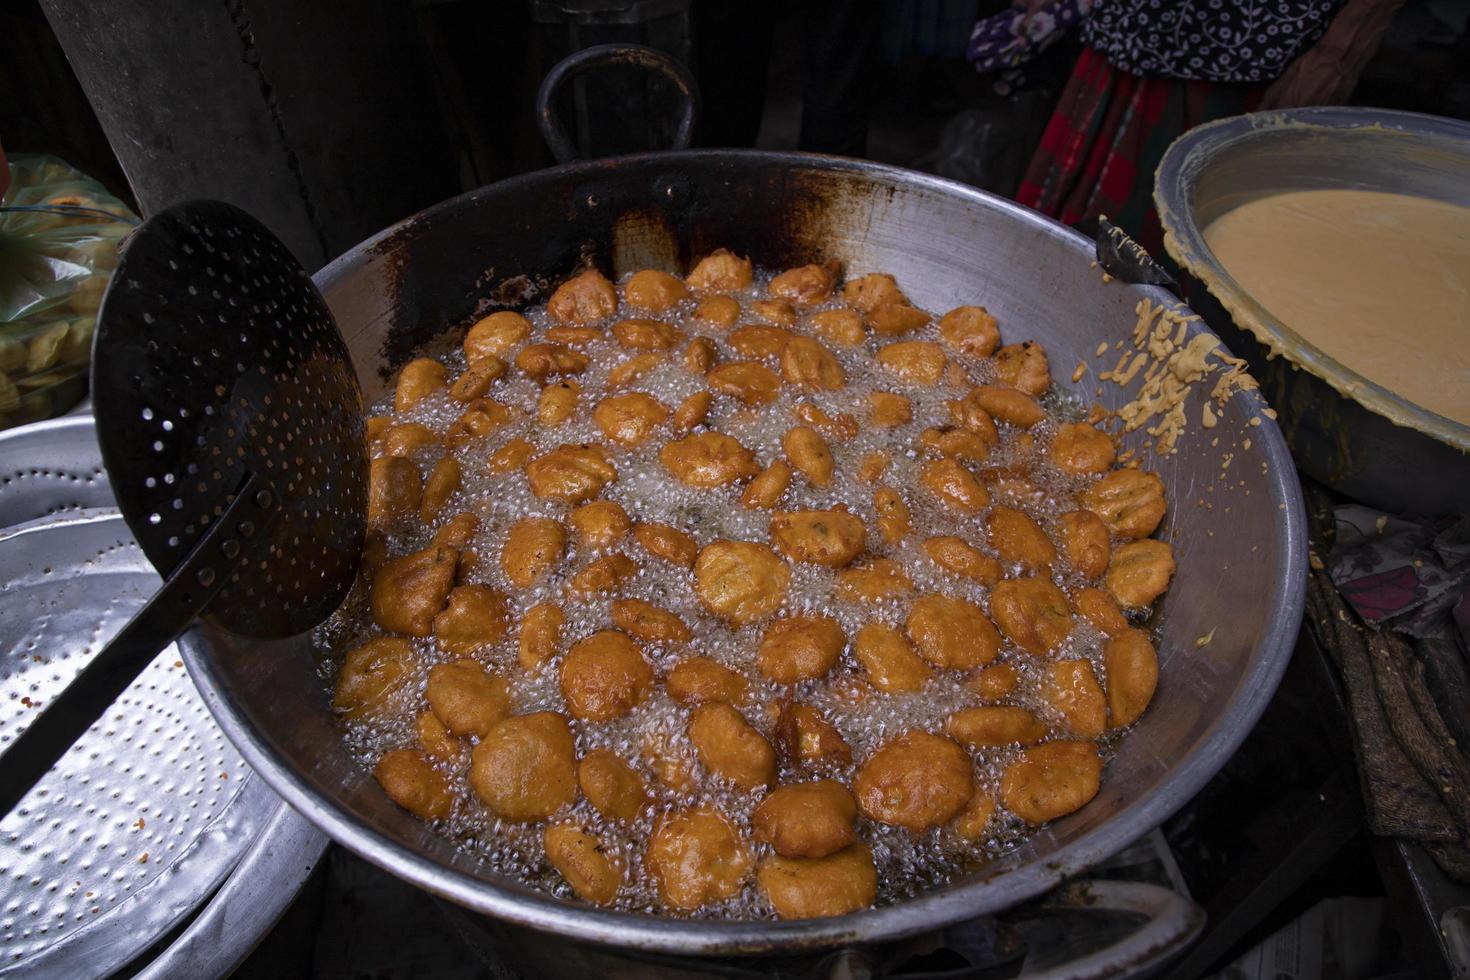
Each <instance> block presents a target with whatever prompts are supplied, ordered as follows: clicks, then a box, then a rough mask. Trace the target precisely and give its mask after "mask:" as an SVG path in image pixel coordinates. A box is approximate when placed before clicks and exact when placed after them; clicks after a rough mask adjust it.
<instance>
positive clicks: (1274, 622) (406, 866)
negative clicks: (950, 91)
mask: <svg viewBox="0 0 1470 980" xmlns="http://www.w3.org/2000/svg"><path fill="white" fill-rule="evenodd" d="M690 159H701V160H709V159H729V160H732V161H737V162H738V161H748V162H749V163H751V164H765V165H771V164H775V165H787V166H792V167H807V168H811V167H816V168H818V169H823V170H835V171H839V172H847V173H860V174H867V175H871V176H874V177H876V178H878V179H880V180H883V181H885V182H887V183H889V184H902V185H906V186H909V187H921V188H924V189H928V190H930V191H933V192H936V193H940V194H943V195H946V196H947V197H949V198H951V199H953V201H954V204H955V206H980V207H985V208H990V209H999V210H1001V211H1004V212H1006V213H1008V214H1009V215H1011V216H1012V217H1014V218H1016V219H1018V220H1021V221H1024V222H1026V223H1028V224H1030V225H1032V226H1033V227H1035V228H1037V229H1040V230H1042V231H1044V232H1046V233H1047V234H1048V235H1050V236H1051V237H1053V238H1056V239H1060V240H1062V241H1064V242H1066V243H1068V245H1069V247H1071V248H1074V249H1076V250H1079V251H1081V252H1083V253H1084V254H1086V253H1090V252H1091V251H1092V248H1093V245H1092V243H1091V242H1090V241H1089V240H1088V239H1087V238H1086V237H1085V236H1083V235H1081V234H1079V233H1078V232H1075V231H1073V230H1072V229H1070V228H1068V227H1066V226H1064V225H1062V224H1060V223H1058V222H1055V221H1053V220H1051V219H1050V218H1047V217H1045V216H1043V215H1041V214H1038V213H1036V212H1034V211H1031V210H1029V209H1027V208H1024V207H1022V206H1020V205H1018V204H1015V203H1014V202H1012V201H1008V200H1006V199H1004V198H999V197H996V196H995V195H992V194H989V193H987V192H984V191H980V190H978V189H976V188H973V187H969V186H967V185H964V184H959V183H956V182H954V181H949V180H945V179H943V178H940V177H934V176H931V175H928V174H920V173H915V172H913V171H909V170H904V169H902V168H899V167H892V166H888V165H885V164H876V163H871V162H868V161H859V160H851V159H847V158H843V157H832V156H823V155H818V154H807V153H775V152H767V151H760V150H686V151H678V152H670V153H659V154H639V155H634V156H626V157H614V158H610V159H605V160H596V161H584V162H579V163H573V164H566V165H563V166H559V167H554V168H551V169H548V170H542V171H538V172H536V173H534V174H527V175H522V176H519V177H513V178H510V179H509V180H506V181H502V182H501V183H499V184H496V185H491V187H489V188H480V189H478V190H474V191H470V192H468V193H466V194H463V195H460V196H459V197H456V198H451V199H450V200H448V201H445V202H443V203H441V204H438V205H435V206H433V207H431V208H429V209H427V210H426V211H424V212H421V213H420V214H419V215H416V216H414V217H411V218H408V219H406V220H405V221H402V222H399V223H398V224H396V225H393V226H391V227H389V228H387V229H385V230H384V231H383V232H381V233H379V234H378V235H375V236H373V237H372V238H369V239H367V240H366V241H365V242H363V243H362V244H361V245H359V246H357V247H355V248H354V249H351V250H349V252H347V253H344V255H343V256H341V257H339V258H337V259H336V260H334V261H333V262H332V263H330V264H328V265H327V266H326V267H325V268H323V269H322V271H321V272H319V273H318V274H317V281H318V285H319V286H320V287H321V288H322V290H323V292H324V293H325V292H328V291H329V287H330V284H331V281H332V280H333V278H335V277H336V276H337V275H340V274H341V271H342V270H343V269H345V268H346V267H347V264H348V263H349V262H351V261H353V260H355V259H357V258H358V257H360V255H361V253H364V252H371V251H372V250H373V248H374V247H375V246H376V245H378V244H380V243H381V242H383V241H385V240H386V239H388V238H390V237H392V236H393V235H395V234H397V233H399V232H400V231H402V230H403V229H404V228H406V227H407V226H408V225H410V224H412V223H414V222H417V221H426V220H432V219H433V217H434V216H435V215H436V214H437V213H442V212H444V211H447V210H450V209H454V208H458V207H462V206H463V205H464V204H465V203H466V202H467V201H472V200H474V199H476V198H477V197H478V196H480V195H484V194H487V193H489V192H491V191H492V190H493V191H494V192H495V193H497V194H503V193H507V192H513V191H514V189H515V188H516V187H517V186H519V185H523V184H525V185H529V184H531V183H533V182H539V181H546V180H553V179H558V180H563V181H576V180H578V179H585V178H590V177H594V176H604V177H605V176H607V175H609V174H610V173H613V172H614V171H615V170H617V169H620V168H625V167H630V166H634V165H638V164H647V163H650V162H657V163H658V164H659V165H661V166H666V167H668V168H670V169H675V168H677V167H678V166H679V164H680V163H681V162H683V161H685V160H690ZM1135 288H1137V289H1139V290H1140V295H1141V296H1146V297H1147V298H1148V299H1149V300H1151V301H1152V302H1154V303H1158V304H1165V305H1169V306H1176V305H1178V300H1177V298H1176V297H1175V296H1174V295H1173V294H1172V293H1169V292H1167V291H1165V290H1163V289H1161V288H1158V287H1135ZM1190 327H1191V331H1190V332H1191V336H1192V335H1193V334H1194V333H1196V332H1209V331H1208V328H1207V327H1205V326H1204V324H1203V322H1202V321H1198V320H1196V321H1194V322H1192V323H1191V324H1190ZM1222 349H1223V345H1222ZM1232 397H1233V399H1241V400H1243V401H1242V402H1241V404H1243V406H1244V408H1245V409H1246V411H1247V414H1260V413H1261V412H1262V411H1263V410H1265V409H1266V408H1267V407H1268V406H1267V403H1266V401H1265V399H1264V398H1263V397H1262V396H1261V394H1260V393H1259V392H1258V391H1240V392H1237V393H1236V394H1235V395H1234V396H1232ZM1256 438H1257V439H1258V440H1259V443H1260V445H1261V446H1262V448H1263V451H1264V453H1265V455H1266V458H1267V463H1268V466H1269V473H1268V478H1269V484H1268V486H1269V489H1270V491H1271V493H1270V500H1269V503H1268V505H1269V506H1272V508H1273V509H1274V510H1276V511H1277V512H1278V513H1279V514H1280V515H1281V516H1280V518H1279V520H1280V522H1281V528H1282V548H1281V558H1280V561H1279V562H1278V565H1277V568H1275V569H1273V570H1272V571H1273V572H1274V575H1275V578H1276V580H1278V581H1279V582H1280V583H1281V588H1280V589H1279V590H1278V592H1277V594H1276V599H1275V602H1274V604H1273V606H1272V607H1271V608H1269V609H1267V610H1265V611H1264V615H1265V617H1266V621H1267V622H1268V623H1269V624H1270V625H1269V626H1268V627H1267V629H1266V630H1265V631H1264V633H1263V636H1262V639H1261V641H1260V643H1259V644H1258V645H1257V647H1256V650H1255V655H1254V657H1253V659H1252V661H1251V663H1250V667H1249V669H1248V671H1247V672H1246V673H1245V674H1244V675H1242V676H1241V677H1240V678H1239V681H1238V683H1239V688H1238V689H1239V691H1240V694H1239V696H1238V697H1237V698H1235V699H1234V700H1233V701H1232V702H1231V703H1230V706H1229V708H1228V709H1227V710H1226V711H1225V712H1223V713H1221V714H1220V715H1219V716H1218V717H1217V718H1216V719H1215V721H1214V724H1213V725H1212V726H1211V727H1210V728H1209V729H1208V730H1207V731H1206V732H1204V733H1203V734H1202V735H1201V736H1200V737H1199V739H1198V741H1197V743H1196V748H1195V749H1193V750H1192V751H1191V752H1189V753H1188V754H1186V755H1185V756H1184V758H1182V759H1181V760H1180V762H1179V763H1178V764H1176V765H1175V766H1174V767H1172V768H1171V769H1170V770H1169V771H1168V773H1167V774H1166V775H1164V776H1163V777H1162V778H1161V780H1160V783H1159V785H1158V786H1157V788H1156V789H1154V791H1153V792H1152V793H1149V794H1147V795H1145V796H1142V797H1139V798H1136V799H1135V800H1134V801H1133V802H1131V803H1129V804H1128V805H1127V806H1125V807H1124V808H1122V809H1121V810H1119V811H1118V813H1116V814H1114V815H1113V816H1112V817H1111V818H1109V819H1108V820H1107V821H1105V822H1104V823H1102V824H1101V825H1099V826H1098V827H1096V828H1095V829H1093V830H1091V831H1089V832H1087V833H1085V834H1082V835H1081V836H1080V837H1079V838H1078V839H1077V840H1075V841H1072V842H1070V843H1068V844H1065V845H1063V846H1061V847H1059V848H1058V849H1057V850H1056V851H1054V852H1052V853H1051V854H1049V855H1048V856H1047V859H1046V860H1045V861H1033V862H1031V863H1028V864H1024V865H1022V866H1020V867H1017V868H1014V869H1011V870H1007V871H1004V872H1001V873H998V874H995V875H993V876H991V877H987V878H983V879H981V880H978V881H972V882H969V883H964V882H961V883H956V884H953V885H949V886H944V887H942V888H940V889H937V890H935V891H932V892H928V893H925V894H922V895H919V896H917V897H915V898H912V899H908V900H906V901H903V902H897V903H894V904H892V905H886V906H883V907H880V908H875V909H868V910H865V911H862V912H856V913H852V914H849V915H845V916H839V917H835V918H825V919H809V920H801V921H768V920H759V921H750V922H722V921H707V920H699V919H676V918H664V917H658V916H651V915H640V914H634V913H627V912H615V911H609V910H604V909H598V908H594V907H591V906H583V905H578V904H574V903H571V902H566V901H562V900H560V899H556V898H552V897H550V896H547V895H545V894H543V893H540V892H534V891H531V890H530V889H527V888H523V887H521V886H515V885H513V884H511V883H509V882H506V883H500V882H496V881H493V880H488V879H484V878H476V877H473V876H471V875H468V874H464V873H461V872H458V871H455V870H453V869H449V868H446V867H445V866H443V865H441V864H439V863H438V862H436V861H434V860H432V859H430V858H427V857H425V856H423V855H421V854H419V853H417V852H415V851H414V850H412V849H411V848H410V847H408V846H407V845H405V844H403V843H402V842H400V841H399V840H397V839H396V838H394V837H392V836H390V835H388V834H386V833H383V832H382V831H380V830H377V829H375V828H374V827H372V826H371V825H369V824H368V823H367V822H366V821H364V820H362V819H360V818H358V817H357V816H356V815H355V814H354V813H353V812H352V811H351V810H349V809H348V808H346V807H345V806H341V805H339V804H338V803H337V802H336V801H334V800H332V799H329V798H327V797H324V796H322V795H320V794H318V793H317V792H316V791H315V790H313V789H312V787H311V786H310V785H309V784H308V782H307V780H306V779H305V778H304V776H303V775H302V774H301V773H300V772H298V771H297V770H296V768H295V766H294V765H293V764H292V763H291V761H290V760H289V759H287V758H286V757H284V755H281V754H278V753H277V752H276V750H275V749H274V748H273V747H272V746H271V745H270V743H269V742H268V740H266V739H265V738H264V737H262V736H261V734H260V733H258V732H256V731H255V730H254V729H253V727H252V726H250V725H249V724H248V723H247V722H246V720H245V717H244V714H243V712H242V711H241V708H240V705H239V704H238V703H236V702H235V701H234V700H233V699H232V698H231V697H230V696H229V695H228V694H227V693H225V688H224V686H223V684H222V678H221V676H220V675H219V674H218V673H217V670H216V668H215V665H214V664H213V663H212V662H211V657H210V653H209V648H210V640H209V637H208V631H209V628H208V627H203V628H196V629H195V630H193V631H191V632H189V633H186V634H185V635H184V636H183V637H181V638H180V639H179V641H178V645H179V649H180V650H181V651H182V652H183V655H184V660H185V662H186V664H187V666H188V669H189V671H190V673H191V675H192V676H193V677H194V679H195V681H196V683H198V685H199V687H200V690H201V692H202V693H203V695H204V698H205V702H206V704H208V705H209V707H210V709H211V711H213V712H214V714H215V717H216V719H217V720H218V721H219V724H220V727H221V728H222V729H223V730H224V731H225V733H226V735H227V736H228V737H229V738H230V739H231V741H233V742H234V743H235V745H236V747H237V748H238V749H239V751H240V753H241V755H243V756H244V757H245V758H246V760H247V761H248V762H249V763H250V765H251V766H252V767H253V768H254V769H255V771H256V772H257V773H258V774H259V775H260V776H261V777H262V778H264V779H265V780H266V781H267V782H268V783H269V784H270V786H271V788H272V789H274V790H275V791H276V792H277V793H278V794H279V795H280V796H281V797H282V798H283V799H285V800H286V801H287V802H288V803H290V804H291V805H292V806H293V807H295V808H296V809H297V810H298V811H299V812H300V813H301V814H302V815H303V816H305V817H306V818H307V819H308V820H310V821H311V822H312V823H314V824H316V826H317V827H319V828H320V829H321V830H322V831H323V832H325V833H326V834H327V835H328V836H330V837H332V838H333V839H334V840H335V841H337V842H338V843H339V844H342V845H343V846H345V847H347V848H348V849H349V850H351V851H353V852H355V853H356V854H358V855H359V856H361V857H363V858H364V859H366V860H368V861H370V862H372V863H373V864H376V865H378V866H379V867H382V868H384V869H386V870H388V871H390V872H391V873H393V874H395V875H397V876H398V877H400V878H402V879H404V880H405V881H408V882H409V883H411V884H413V885H415V886H417V887H419V888H422V889H424V890H425V891H428V892H430V893H431V894H434V895H437V896H439V897H441V898H445V899H448V900H450V901H453V902H455V903H456V904H459V905H462V906H465V907H466V908H469V909H471V910H473V911H476V912H479V913H483V914H486V915H491V916H494V917H495V918H498V919H501V920H504V921H506V922H509V923H511V924H514V925H518V926H524V927H527V928H531V929H536V930H540V931H544V932H549V933H555V934H558V935H561V936H565V937H567V938H570V939H574V940H578V941H582V942H589V943H598V944H606V945H611V946H620V947H629V948H638V949H642V950H646V951H651V952H663V953H672V954H682V955H739V954H752V955H753V954H771V953H788V952H798V951H804V950H815V949H825V948H831V947H836V946H842V945H850V944H864V945H866V944H872V943H877V942H886V941H891V940H896V939H901V938H904V937H906V936H911V935H915V934H918V933H923V932H930V931H933V930H935V929H938V928H941V927H943V926H945V925H948V924H951V923H954V922H959V921H963V920H965V919H971V918H975V917H978V916H981V915H985V914H989V913H994V912H997V911H1000V910H1002V909H1005V908H1008V907H1010V906H1012V905H1015V904H1018V903H1020V902H1023V901H1026V900H1027V899H1030V898H1034V897H1035V896H1037V895H1040V894H1042V893H1043V892H1045V891H1047V890H1048V889H1050V888H1052V887H1054V886H1055V885H1056V884H1058V883H1059V882H1061V881H1062V880H1063V879H1065V878H1068V877H1071V876H1073V875H1075V874H1077V873H1079V872H1081V871H1084V870H1086V869H1087V868H1088V867H1090V866H1091V865H1093V864H1096V863H1097V862H1099V861H1102V860H1104V859H1106V858H1107V857H1109V856H1111V855H1112V854H1115V853H1117V852H1118V851H1119V850H1121V849H1122V848H1124V847H1126V846H1127V845H1128V844H1130V843H1132V842H1133V841H1134V840H1136V839H1137V838H1138V837H1140V836H1142V835H1143V834H1145V833H1147V832H1148V831H1150V830H1152V829H1153V828H1154V827H1157V826H1158V825H1159V824H1160V823H1162V822H1163V821H1164V820H1165V819H1167V818H1168V817H1169V816H1170V815H1171V814H1173V813H1174V812H1175V811H1176V810H1177V809H1179V807H1181V806H1182V805H1183V804H1184V803H1186V802H1187V801H1188V800H1189V799H1190V798H1191V797H1193V796H1194V795H1195V794H1196V793H1197V792H1198V791H1199V790H1200V789H1201V788H1203V787H1204V785H1205V783H1206V782H1208V781H1209V779H1210V778H1211V777H1213V776H1214V775H1215V773H1216V772H1218V771H1219V769H1220V767H1221V766H1223V765H1224V763H1225V761H1226V760H1227V759H1228V758H1229V757H1230V755H1231V754H1233V753H1234V751H1235V750H1236V748H1238V747H1239V745H1240V743H1241V742H1242V741H1243V740H1244V738H1245V736H1246V734H1247V733H1248V732H1249V731H1250V730H1251V729H1252V728H1253V727H1254V726H1255V723H1256V721H1257V720H1258V719H1259V718H1260V715H1261V713H1262V712H1263V711H1264V710H1265V707H1266V704H1267V702H1268V701H1269V700H1270V698H1271V695H1272V694H1273V693H1274V692H1275V690H1276V687H1277V684H1278V683H1279V682H1280V680H1281V676H1282V674H1283V673H1284V671H1285V669H1286V663H1287V660H1288V659H1289V657H1290V655H1291V652H1292V649H1293V648H1294V646H1295V642H1296V636H1297V632H1298V629H1299V627H1300V624H1301V619H1302V611H1303V608H1304V605H1305V599H1306V567H1307V536H1306V512H1305V508H1304V505H1303V502H1302V496H1301V486H1300V484H1299V483H1298V482H1297V480H1296V477H1295V469H1294V467H1293V465H1292V461H1291V455H1290V452H1289V450H1288V449H1287V446H1286V442H1285V439H1284V438H1283V436H1282V433H1281V431H1280V429H1279V428H1278V427H1277V426H1276V424H1275V423H1274V422H1271V421H1269V419H1263V421H1262V424H1261V425H1260V426H1259V429H1258V431H1257V433H1256Z"/></svg>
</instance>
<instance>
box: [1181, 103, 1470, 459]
mask: <svg viewBox="0 0 1470 980" xmlns="http://www.w3.org/2000/svg"><path fill="white" fill-rule="evenodd" d="M1293 126H1296V127H1300V128H1303V129H1305V128H1309V127H1313V128H1317V129H1321V130H1328V131H1341V132H1352V131H1357V130H1365V129H1367V130H1371V129H1374V128H1377V129H1379V130H1382V131H1385V132H1397V133H1401V134H1403V135H1407V136H1417V137H1423V138H1426V139H1435V140H1439V141H1445V140H1456V141H1459V142H1463V143H1464V144H1465V147H1466V152H1467V153H1470V122H1463V121H1461V120H1458V119H1447V118H1444V117H1442V116H1432V115H1428V114H1426V113H1422V112H1404V111H1400V110H1396V109H1375V108H1368V107H1355V106H1312V107H1307V108H1301V109H1281V110H1273V111H1270V112H1257V113H1246V114H1244V115H1240V116H1230V117H1228V118H1226V119H1217V120H1215V121H1214V122H1210V123H1205V124H1203V125H1201V126H1196V127H1195V128H1193V129H1191V130H1189V131H1187V132H1186V133H1185V134H1184V135H1182V136H1180V137H1179V138H1178V139H1176V140H1175V141H1174V142H1173V143H1172V144H1170V146H1169V148H1168V149H1167V150H1166V151H1165V153H1164V156H1163V159H1161V160H1160V161H1159V168H1158V172H1157V174H1156V175H1155V178H1154V195H1153V196H1154V205H1155V208H1156V210H1157V211H1158V213H1159V220H1160V222H1161V223H1162V224H1163V227H1164V247H1165V249H1166V250H1167V251H1168V253H1169V255H1170V256H1171V257H1173V259H1174V261H1176V262H1178V263H1179V264H1180V265H1181V266H1183V267H1184V269H1185V270H1186V271H1187V272H1189V273H1190V275H1192V276H1194V277H1195V278H1196V279H1198V280H1199V281H1200V282H1201V283H1203V284H1204V286H1205V288H1206V289H1207V290H1209V292H1210V294H1211V295H1213V296H1214V297H1215V298H1216V299H1217V300H1219V302H1220V305H1221V306H1223V307H1224V308H1225V310H1226V312H1228V313H1229V314H1230V315H1231V317H1232V318H1236V317H1239V318H1240V319H1241V321H1243V322H1239V323H1238V325H1239V326H1240V327H1242V328H1243V329H1245V330H1247V331H1248V332H1250V333H1252V334H1254V335H1255V336H1256V338H1257V339H1258V340H1260V341H1261V342H1262V343H1264V344H1266V345H1267V347H1268V348H1269V349H1271V350H1273V351H1278V352H1279V353H1281V355H1282V356H1283V357H1285V358H1286V359H1287V360H1288V361H1290V362H1292V363H1293V364H1295V365H1297V366H1299V367H1301V368H1303V369H1305V370H1307V371H1309V372H1311V373H1312V374H1313V375H1314V376H1316V377H1318V378H1320V379H1321V380H1323V381H1324V382H1326V383H1327V384H1328V385H1329V386H1331V388H1332V390H1333V391H1335V392H1336V393H1337V394H1339V395H1341V396H1342V397H1344V398H1351V399H1352V400H1353V401H1355V402H1357V403H1358V404H1360V405H1362V406H1363V407H1364V408H1366V409H1368V410H1369V411H1371V412H1374V413H1376V414H1378V415H1381V416H1383V417H1384V418H1386V419H1388V420H1389V421H1390V422H1393V423H1394V424H1395V425H1399V426H1403V427H1405V428H1409V429H1413V430H1415V431H1417V432H1422V433H1423V434H1424V435H1427V436H1429V437H1430V438H1431V439H1435V440H1437V441H1439V442H1442V443H1445V444H1446V445H1449V446H1452V447H1454V448H1456V449H1459V450H1461V451H1462V452H1470V425H1466V424H1464V423H1461V422H1456V421H1455V420H1454V419H1451V418H1447V417H1446V416H1443V415H1440V414H1439V413H1438V412H1433V411H1431V410H1429V409H1427V408H1425V407H1423V406H1422V405H1419V404H1417V403H1415V402H1413V401H1410V400H1409V399H1407V398H1405V397H1404V396H1402V395H1400V394H1398V393H1397V392H1394V391H1392V390H1390V389H1388V388H1385V387H1383V386H1382V385H1380V384H1378V383H1377V382H1375V381H1372V380H1371V379H1369V378H1367V377H1365V376H1364V375H1362V374H1360V373H1359V372H1357V371H1355V370H1353V369H1352V368H1350V367H1348V366H1347V365H1345V364H1343V363H1342V362H1341V361H1339V360H1337V359H1336V358H1334V357H1332V355H1330V354H1328V353H1327V352H1326V351H1324V350H1322V349H1321V348H1320V347H1318V346H1317V345H1316V344H1313V343H1312V342H1311V341H1309V340H1307V339H1306V338H1304V337H1302V336H1301V335H1300V334H1299V333H1297V332H1296V331H1295V330H1292V329H1291V328H1290V327H1288V326H1287V325H1286V324H1284V323H1282V322H1281V321H1280V320H1279V319H1277V318H1276V317H1275V316H1274V315H1273V314H1272V313H1271V312H1270V311H1269V310H1267V309H1266V308H1265V307H1264V306H1262V305H1261V303H1260V302H1258V301H1257V300H1256V299H1255V298H1254V297H1253V296H1252V295H1251V294H1250V292H1249V291H1247V290H1246V289H1245V288H1244V287H1243V286H1241V285H1240V283H1238V282H1236V281H1235V279H1234V277H1233V276H1231V275H1230V273H1229V272H1228V271H1227V270H1226V269H1225V267H1224V266H1223V265H1222V264H1221V263H1220V260H1219V259H1218V258H1217V257H1216V256H1215V253H1214V251H1213V250H1211V248H1210V246H1209V244H1208V243H1207V242H1206V241H1205V236H1204V229H1203V228H1201V227H1199V225H1198V223H1197V222H1196V221H1195V220H1194V189H1195V184H1196V182H1197V180H1198V177H1199V174H1200V172H1202V170H1203V169H1204V168H1205V167H1207V166H1209V164H1210V162H1211V161H1212V160H1213V159H1214V158H1215V157H1216V156H1217V155H1218V154H1219V153H1220V152H1221V151H1222V150H1224V149H1225V148H1227V147H1234V146H1240V145H1244V144H1246V143H1248V142H1250V141H1251V140H1256V139H1270V138H1272V137H1273V136H1275V135H1278V134H1280V133H1282V132H1284V131H1289V128H1290V127H1293Z"/></svg>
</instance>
